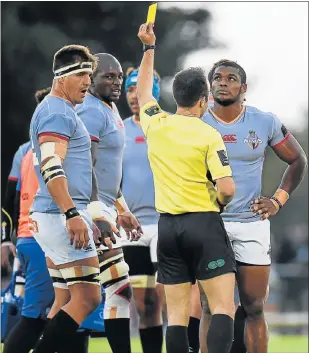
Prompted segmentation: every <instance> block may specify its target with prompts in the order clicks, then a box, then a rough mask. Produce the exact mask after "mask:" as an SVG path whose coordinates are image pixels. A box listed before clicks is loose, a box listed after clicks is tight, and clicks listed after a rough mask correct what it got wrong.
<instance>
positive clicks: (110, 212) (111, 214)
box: [99, 206, 127, 250]
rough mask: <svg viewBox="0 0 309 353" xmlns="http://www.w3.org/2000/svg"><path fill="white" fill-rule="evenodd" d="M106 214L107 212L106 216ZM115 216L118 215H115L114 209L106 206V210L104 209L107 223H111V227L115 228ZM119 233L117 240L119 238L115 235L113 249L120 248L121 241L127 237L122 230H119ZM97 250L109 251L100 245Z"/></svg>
mask: <svg viewBox="0 0 309 353" xmlns="http://www.w3.org/2000/svg"><path fill="white" fill-rule="evenodd" d="M107 210H108V211H107ZM107 212H108V214H107ZM117 216H118V213H117V210H116V209H114V208H112V207H107V206H106V208H105V217H106V218H108V221H109V222H111V223H113V225H114V226H115V227H116V226H117V223H116V221H117ZM119 232H120V235H121V238H119V237H117V235H115V239H116V244H113V249H118V248H121V243H122V240H123V239H124V237H126V236H127V235H126V233H125V231H124V229H123V228H120V230H119ZM99 250H109V248H108V247H107V246H105V245H103V244H101V245H100V247H99Z"/></svg>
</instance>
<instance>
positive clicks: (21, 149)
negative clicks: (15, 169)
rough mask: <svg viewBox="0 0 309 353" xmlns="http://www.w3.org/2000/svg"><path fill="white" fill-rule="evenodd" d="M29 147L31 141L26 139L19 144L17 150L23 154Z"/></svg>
mask: <svg viewBox="0 0 309 353" xmlns="http://www.w3.org/2000/svg"><path fill="white" fill-rule="evenodd" d="M30 148H31V141H27V142H25V143H23V144H22V145H20V146H19V148H18V151H19V152H20V153H21V154H22V155H25V154H26V153H27V152H28V151H29V149H30Z"/></svg>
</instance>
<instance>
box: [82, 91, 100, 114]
mask: <svg viewBox="0 0 309 353" xmlns="http://www.w3.org/2000/svg"><path fill="white" fill-rule="evenodd" d="M88 111H89V112H90V111H91V112H92V113H93V112H97V113H101V112H102V104H101V102H100V100H99V99H98V98H96V97H94V96H92V95H91V94H86V97H85V99H84V102H83V103H81V104H77V105H76V112H77V114H80V113H82V112H88Z"/></svg>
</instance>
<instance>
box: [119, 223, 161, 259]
mask: <svg viewBox="0 0 309 353" xmlns="http://www.w3.org/2000/svg"><path fill="white" fill-rule="evenodd" d="M142 229H143V233H144V235H142V237H141V238H140V239H139V240H138V241H129V240H128V239H127V237H126V238H122V246H146V247H149V248H150V257H151V262H158V258H157V244H158V224H157V223H156V224H149V225H142Z"/></svg>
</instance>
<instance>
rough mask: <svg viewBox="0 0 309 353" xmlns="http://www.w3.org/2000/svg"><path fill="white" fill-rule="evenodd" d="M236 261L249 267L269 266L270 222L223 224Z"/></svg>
mask: <svg viewBox="0 0 309 353" xmlns="http://www.w3.org/2000/svg"><path fill="white" fill-rule="evenodd" d="M224 226H225V229H226V231H227V234H228V236H229V239H230V241H231V244H232V247H233V250H234V254H235V258H236V261H239V262H244V263H247V264H251V265H270V264H271V254H270V253H271V243H270V222H269V220H268V219H266V220H264V221H256V222H248V223H241V222H224Z"/></svg>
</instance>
